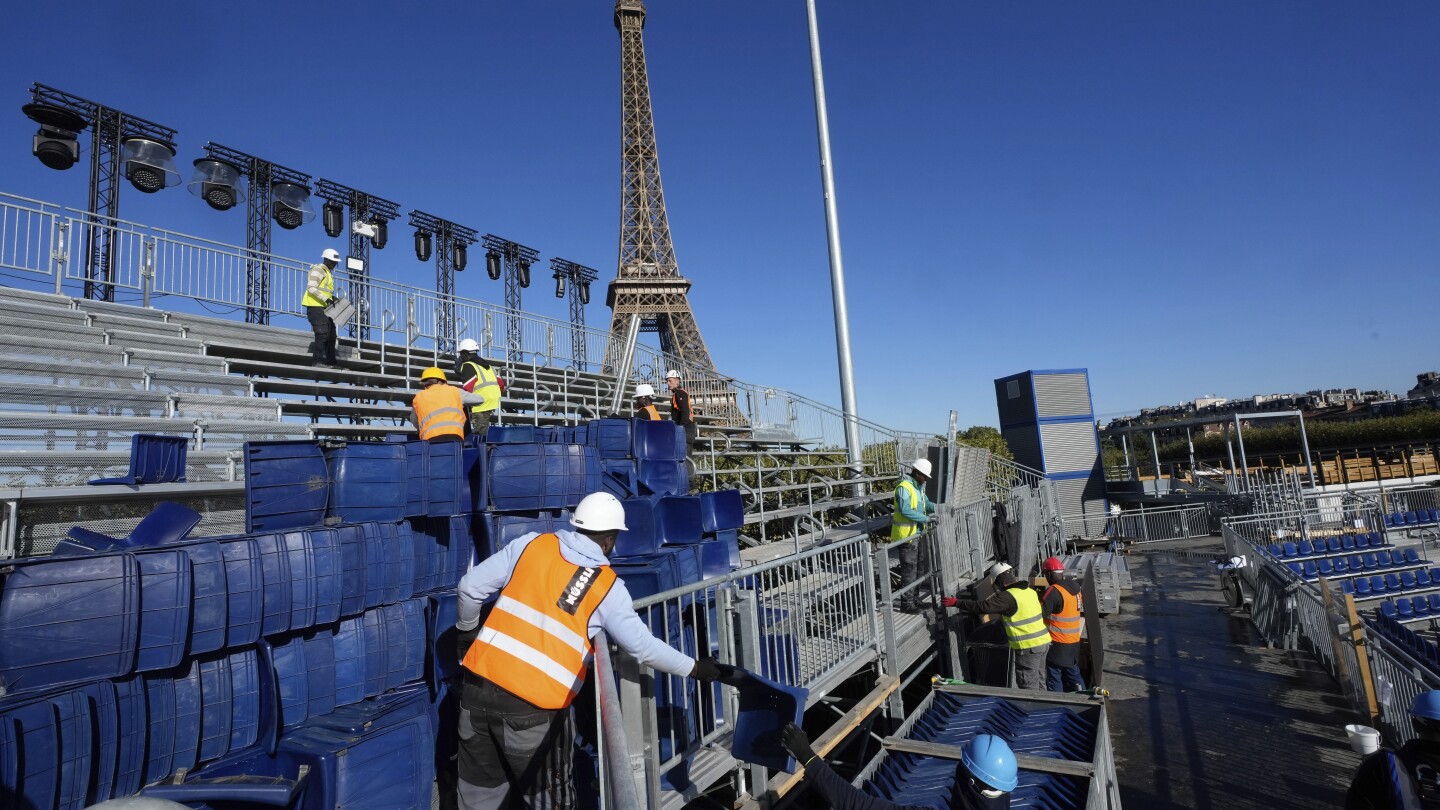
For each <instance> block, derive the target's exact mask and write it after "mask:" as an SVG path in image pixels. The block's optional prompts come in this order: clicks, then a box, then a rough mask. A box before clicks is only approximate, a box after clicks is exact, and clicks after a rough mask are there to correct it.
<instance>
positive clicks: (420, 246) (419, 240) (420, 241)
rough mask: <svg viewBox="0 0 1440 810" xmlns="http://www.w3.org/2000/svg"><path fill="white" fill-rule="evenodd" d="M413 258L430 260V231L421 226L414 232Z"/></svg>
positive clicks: (424, 260)
mask: <svg viewBox="0 0 1440 810" xmlns="http://www.w3.org/2000/svg"><path fill="white" fill-rule="evenodd" d="M415 258H417V259H419V260H420V261H422V262H428V261H430V232H429V231H427V230H425V229H423V228H422V229H420V230H418V231H416V232H415Z"/></svg>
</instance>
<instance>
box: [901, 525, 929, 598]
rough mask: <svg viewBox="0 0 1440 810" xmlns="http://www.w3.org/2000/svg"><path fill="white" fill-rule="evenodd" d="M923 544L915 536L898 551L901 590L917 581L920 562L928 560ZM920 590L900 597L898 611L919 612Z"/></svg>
mask: <svg viewBox="0 0 1440 810" xmlns="http://www.w3.org/2000/svg"><path fill="white" fill-rule="evenodd" d="M924 542H925V541H924V540H922V539H920V538H919V537H918V536H917V537H915V538H914V539H912V540H911V541H910V542H908V543H906V544H905V545H903V546H901V547H900V548H899V549H898V550H899V552H900V587H901V588H904V587H905V586H906V585H909V584H910V583H912V582H914V581H915V580H917V579H919V578H920V566H921V563H922V560H924V559H925V558H928V557H929V556H930V555H929V554H926V553H925V551H924V548H923V544H924ZM922 590H924V588H923V587H921V588H918V589H916V590H914V591H911V592H910V593H907V594H905V595H904V596H902V597H900V609H901V610H903V611H906V612H913V611H916V610H919V609H920V594H919V591H922Z"/></svg>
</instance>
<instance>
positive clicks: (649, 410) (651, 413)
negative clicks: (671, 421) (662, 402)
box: [637, 405, 660, 422]
mask: <svg viewBox="0 0 1440 810" xmlns="http://www.w3.org/2000/svg"><path fill="white" fill-rule="evenodd" d="M640 413H642V414H645V416H644V417H643V418H644V419H648V420H650V421H651V422H659V421H660V412H659V411H657V410H655V406H654V405H646V406H645V407H643V408H641V409H640ZM637 418H641V417H637Z"/></svg>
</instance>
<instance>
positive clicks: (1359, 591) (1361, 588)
mask: <svg viewBox="0 0 1440 810" xmlns="http://www.w3.org/2000/svg"><path fill="white" fill-rule="evenodd" d="M1346 584H1347V585H1348V584H1349V582H1348V581H1347V582H1346ZM1353 587H1354V588H1355V595H1356V596H1358V597H1360V598H1361V599H1364V598H1365V597H1367V596H1369V595H1370V580H1368V579H1366V578H1365V577H1356V578H1355V585H1354V586H1353Z"/></svg>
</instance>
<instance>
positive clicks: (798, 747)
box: [780, 723, 816, 767]
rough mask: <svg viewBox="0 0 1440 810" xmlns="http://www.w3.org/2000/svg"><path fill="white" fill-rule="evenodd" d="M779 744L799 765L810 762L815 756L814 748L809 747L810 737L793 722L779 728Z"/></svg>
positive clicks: (802, 765)
mask: <svg viewBox="0 0 1440 810" xmlns="http://www.w3.org/2000/svg"><path fill="white" fill-rule="evenodd" d="M780 744H781V745H782V746H784V747H785V750H786V751H789V752H790V756H792V757H794V758H795V761H796V762H798V763H800V765H801V767H804V766H805V765H808V764H810V760H812V759H815V757H816V754H815V749H814V748H811V747H810V738H809V737H806V736H805V730H804V729H802V728H800V727H799V726H797V725H795V724H794V723H786V724H785V728H782V729H780Z"/></svg>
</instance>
